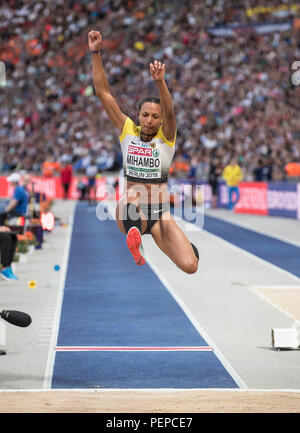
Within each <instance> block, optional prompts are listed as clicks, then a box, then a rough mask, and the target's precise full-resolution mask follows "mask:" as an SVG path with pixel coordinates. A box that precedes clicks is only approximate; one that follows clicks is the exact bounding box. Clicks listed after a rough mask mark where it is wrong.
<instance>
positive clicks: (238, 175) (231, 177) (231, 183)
mask: <svg viewBox="0 0 300 433" xmlns="http://www.w3.org/2000/svg"><path fill="white" fill-rule="evenodd" d="M222 177H223V179H224V180H225V182H226V184H227V187H228V208H229V209H230V210H232V209H233V208H234V206H235V205H236V204H237V202H238V201H239V198H240V194H239V183H240V182H241V180H242V179H243V172H242V169H241V167H240V166H239V165H238V162H237V157H236V156H232V157H231V159H230V162H229V164H228V165H226V167H225V168H224V170H223V173H222ZM233 194H235V200H233Z"/></svg>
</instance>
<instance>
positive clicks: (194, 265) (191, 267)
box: [181, 258, 198, 274]
mask: <svg viewBox="0 0 300 433" xmlns="http://www.w3.org/2000/svg"><path fill="white" fill-rule="evenodd" d="M181 269H182V270H183V271H184V272H186V273H187V274H195V273H196V272H197V270H198V259H196V258H195V259H190V260H186V262H185V263H184V264H183V266H182V267H181Z"/></svg>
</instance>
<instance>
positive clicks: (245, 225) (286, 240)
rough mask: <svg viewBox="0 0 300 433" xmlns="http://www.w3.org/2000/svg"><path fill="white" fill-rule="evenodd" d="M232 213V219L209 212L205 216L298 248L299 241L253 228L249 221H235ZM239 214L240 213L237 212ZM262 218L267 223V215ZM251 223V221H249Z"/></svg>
mask: <svg viewBox="0 0 300 433" xmlns="http://www.w3.org/2000/svg"><path fill="white" fill-rule="evenodd" d="M234 215H236V214H233V215H232V216H233V219H230V217H229V216H228V217H227V216H220V215H218V216H217V215H212V214H210V213H209V212H208V213H207V216H208V217H211V218H215V219H219V220H221V221H224V222H226V223H229V224H233V225H236V226H238V227H241V228H243V229H247V230H250V231H252V232H256V233H258V234H260V235H264V236H267V237H269V238H274V239H276V240H278V241H281V242H284V243H286V244H291V245H293V246H294V247H298V248H300V243H299V242H297V241H295V240H291V239H289V238H287V237H284V236H280V235H278V234H277V233H276V235H274V234H271V233H269V232H268V233H267V232H265V231H263V230H262V229H260V228H257V227H255V228H253V226H251V225H249V223H245V222H241V221H236V220H235V219H234ZM239 215H240V214H239ZM264 218H266V224H267V223H268V222H267V221H268V220H267V218H268V217H267V216H264ZM287 219H288V220H289V219H290V218H287ZM293 221H297V220H293ZM250 224H251V223H250Z"/></svg>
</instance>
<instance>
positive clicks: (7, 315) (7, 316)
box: [0, 310, 31, 328]
mask: <svg viewBox="0 0 300 433" xmlns="http://www.w3.org/2000/svg"><path fill="white" fill-rule="evenodd" d="M0 317H1V318H2V319H3V320H5V321H6V322H8V323H10V324H12V325H15V326H20V327H21V328H26V327H27V326H29V325H30V323H31V317H30V316H29V314H27V313H23V312H22V311H16V310H3V311H2V312H1V313H0Z"/></svg>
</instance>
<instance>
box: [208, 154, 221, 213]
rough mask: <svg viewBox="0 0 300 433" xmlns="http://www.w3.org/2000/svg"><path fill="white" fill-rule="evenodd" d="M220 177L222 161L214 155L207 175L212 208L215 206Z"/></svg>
mask: <svg viewBox="0 0 300 433" xmlns="http://www.w3.org/2000/svg"><path fill="white" fill-rule="evenodd" d="M221 177H222V163H221V162H220V160H219V159H218V158H216V157H214V158H213V159H212V161H211V163H210V168H209V175H208V183H209V185H210V186H211V192H212V208H214V209H215V208H216V207H217V198H218V185H219V180H220V179H221Z"/></svg>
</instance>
